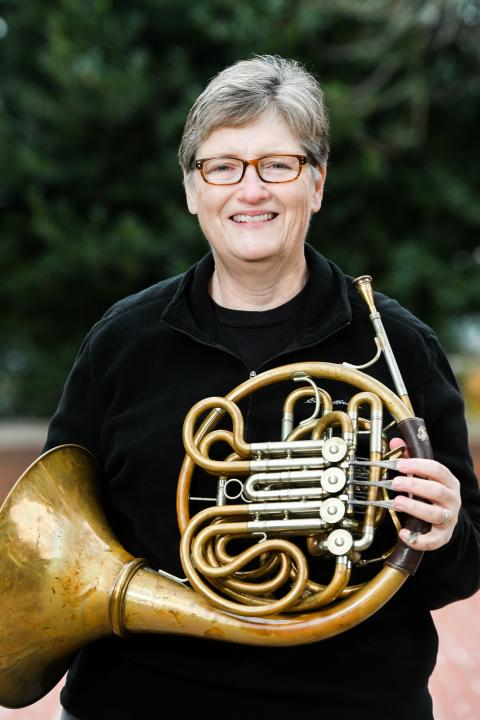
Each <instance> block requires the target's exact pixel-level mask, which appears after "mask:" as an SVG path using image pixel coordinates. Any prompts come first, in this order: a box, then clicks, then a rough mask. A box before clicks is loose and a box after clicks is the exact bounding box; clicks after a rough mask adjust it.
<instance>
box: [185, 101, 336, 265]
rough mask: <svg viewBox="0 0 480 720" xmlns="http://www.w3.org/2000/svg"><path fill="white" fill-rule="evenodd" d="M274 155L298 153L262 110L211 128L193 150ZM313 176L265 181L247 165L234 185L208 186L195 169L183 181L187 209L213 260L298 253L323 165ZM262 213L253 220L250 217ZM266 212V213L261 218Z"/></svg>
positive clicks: (318, 196)
mask: <svg viewBox="0 0 480 720" xmlns="http://www.w3.org/2000/svg"><path fill="white" fill-rule="evenodd" d="M278 153H285V154H295V155H302V154H304V150H303V149H302V147H301V145H300V142H299V141H298V139H297V138H296V137H295V136H294V135H293V134H292V132H291V130H290V129H289V128H288V126H287V125H286V123H285V122H284V121H283V120H282V118H281V117H280V116H279V115H276V114H273V113H272V114H271V113H269V114H267V115H264V116H263V117H261V118H260V119H259V120H257V121H256V122H254V123H252V124H251V125H247V126H245V127H222V128H219V129H217V130H214V131H213V132H212V133H211V134H210V135H209V137H208V138H207V139H206V140H205V141H204V142H203V143H202V145H201V146H200V147H199V148H198V152H197V158H210V157H218V156H222V157H237V158H241V159H243V160H253V159H255V158H259V157H264V156H267V155H274V154H278ZM319 170H320V173H319V177H318V178H317V179H314V176H313V173H312V172H311V169H310V167H309V166H308V165H307V166H306V167H304V168H303V170H302V172H301V173H300V176H299V177H298V178H297V179H296V180H293V181H291V182H286V183H267V182H264V181H263V180H261V179H260V178H259V176H258V175H257V172H256V170H255V168H254V167H253V166H252V165H249V166H247V169H246V171H245V175H244V176H243V179H242V181H241V182H240V183H238V184H237V185H224V186H221V185H209V184H207V183H206V182H205V181H204V180H203V178H202V177H201V175H200V172H198V171H197V170H195V171H194V172H193V175H192V176H191V177H190V179H189V180H186V192H187V203H188V209H189V210H190V212H191V213H193V214H196V215H198V220H199V223H200V226H201V228H202V230H203V233H204V235H205V237H206V238H207V240H208V242H209V244H210V246H211V248H212V250H213V253H214V256H215V257H216V260H218V259H219V260H221V261H223V263H224V264H225V265H227V266H228V265H229V264H231V261H233V260H237V261H238V260H243V261H247V262H252V261H262V260H271V259H278V260H279V261H281V262H284V261H286V260H287V261H288V260H289V259H292V260H293V259H294V258H295V257H296V256H297V255H298V253H299V252H301V253H302V255H303V244H304V241H305V236H306V234H307V230H308V226H309V222H310V218H311V216H312V214H313V213H315V212H317V211H318V210H319V209H320V205H321V202H322V195H323V186H324V183H325V176H326V169H325V167H322V168H320V169H319ZM259 216H263V218H262V220H260V221H258V219H257V220H256V221H255V220H254V218H255V217H257V218H258V217H259ZM265 216H266V217H265Z"/></svg>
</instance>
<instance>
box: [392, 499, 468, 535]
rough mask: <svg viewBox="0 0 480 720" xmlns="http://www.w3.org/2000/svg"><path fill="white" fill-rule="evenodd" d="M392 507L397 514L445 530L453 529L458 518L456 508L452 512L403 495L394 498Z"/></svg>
mask: <svg viewBox="0 0 480 720" xmlns="http://www.w3.org/2000/svg"><path fill="white" fill-rule="evenodd" d="M393 507H394V509H395V510H396V511H397V512H404V513H407V514H408V515H411V516H412V517H415V518H418V519H419V520H424V521H425V522H426V523H429V524H430V525H435V526H437V527H440V528H445V529H447V528H449V527H450V526H451V527H452V528H453V527H455V525H456V522H457V517H458V509H457V508H455V510H452V509H450V508H448V507H446V506H444V505H437V504H435V505H434V504H432V503H427V502H424V501H423V500H416V499H415V498H410V497H407V496H405V495H398V496H397V497H396V498H394V500H393Z"/></svg>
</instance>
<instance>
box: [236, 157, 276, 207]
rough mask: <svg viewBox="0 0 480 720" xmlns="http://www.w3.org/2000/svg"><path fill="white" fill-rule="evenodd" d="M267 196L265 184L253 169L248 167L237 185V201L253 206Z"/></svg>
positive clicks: (268, 192)
mask: <svg viewBox="0 0 480 720" xmlns="http://www.w3.org/2000/svg"><path fill="white" fill-rule="evenodd" d="M269 194H270V191H269V190H268V186H267V184H266V183H265V182H264V181H263V180H262V179H261V178H260V177H259V175H258V173H257V171H256V169H255V167H254V166H253V165H248V166H247V169H246V170H245V175H244V176H243V178H242V181H241V182H240V184H239V185H238V197H239V199H240V200H243V201H244V202H248V203H250V204H252V205H254V204H256V203H259V202H261V201H262V200H264V199H265V198H266V197H268V196H269Z"/></svg>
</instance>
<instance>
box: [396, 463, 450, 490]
mask: <svg viewBox="0 0 480 720" xmlns="http://www.w3.org/2000/svg"><path fill="white" fill-rule="evenodd" d="M397 470H398V471H399V472H401V473H404V474H405V475H407V476H412V475H420V476H421V477H423V478H428V479H430V480H433V481H436V482H438V483H441V484H442V485H445V486H446V487H449V488H451V489H452V490H453V489H455V490H456V489H457V488H458V487H459V482H458V480H457V478H456V477H455V475H453V474H452V473H451V472H450V470H449V469H448V468H447V467H445V465H442V463H439V462H437V461H436V460H427V459H425V458H402V459H401V460H399V461H398V463H397Z"/></svg>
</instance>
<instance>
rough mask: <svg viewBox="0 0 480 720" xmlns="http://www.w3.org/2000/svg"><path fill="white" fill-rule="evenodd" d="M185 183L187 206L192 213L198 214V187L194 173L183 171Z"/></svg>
mask: <svg viewBox="0 0 480 720" xmlns="http://www.w3.org/2000/svg"><path fill="white" fill-rule="evenodd" d="M183 184H184V186H185V195H186V197H187V207H188V209H189V211H190V212H191V213H192V215H196V214H197V213H198V203H197V189H196V187H195V180H194V178H193V173H188V174H187V173H185V172H184V173H183Z"/></svg>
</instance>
